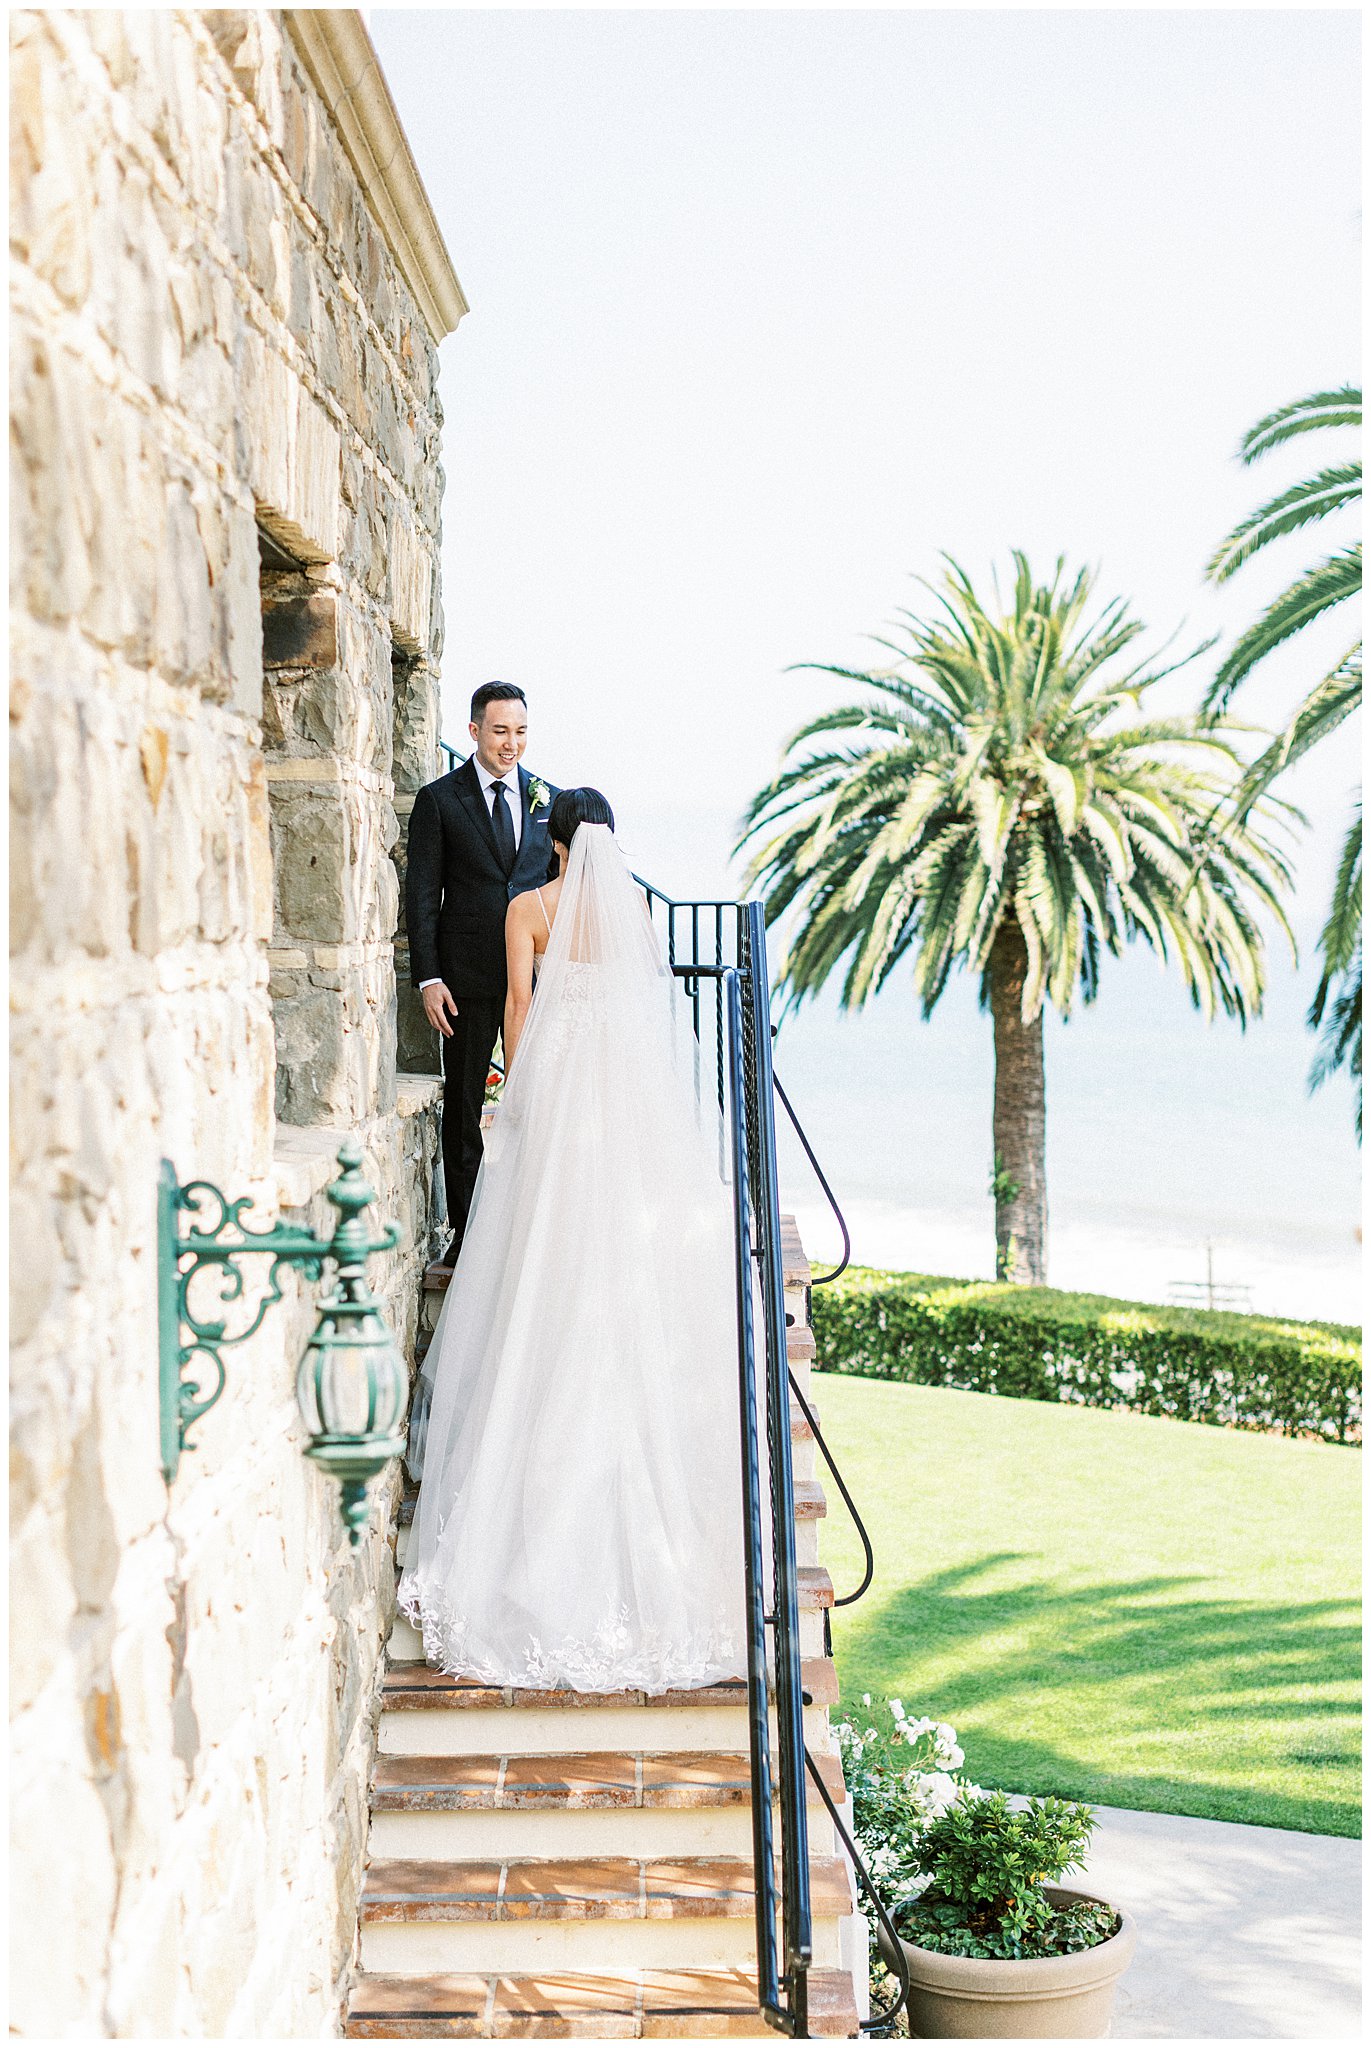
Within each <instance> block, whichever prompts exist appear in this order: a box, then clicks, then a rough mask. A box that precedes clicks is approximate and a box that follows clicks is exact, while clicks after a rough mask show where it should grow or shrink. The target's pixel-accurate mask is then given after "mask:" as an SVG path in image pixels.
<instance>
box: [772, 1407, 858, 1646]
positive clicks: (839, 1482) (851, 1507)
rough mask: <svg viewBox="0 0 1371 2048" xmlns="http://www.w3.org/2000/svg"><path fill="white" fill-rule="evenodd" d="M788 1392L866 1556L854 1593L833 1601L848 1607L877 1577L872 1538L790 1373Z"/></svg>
mask: <svg viewBox="0 0 1371 2048" xmlns="http://www.w3.org/2000/svg"><path fill="white" fill-rule="evenodd" d="M790 1391H791V1393H792V1394H793V1395H794V1397H795V1399H796V1400H797V1401H798V1402H799V1404H800V1412H801V1414H802V1415H803V1416H804V1419H805V1421H806V1422H807V1423H808V1424H809V1427H810V1431H811V1432H812V1434H813V1437H814V1441H815V1443H816V1444H817V1445H818V1446H819V1449H820V1450H821V1451H822V1452H823V1455H824V1463H825V1464H826V1465H827V1467H828V1469H829V1471H830V1472H831V1473H832V1475H833V1482H834V1484H835V1485H836V1487H837V1489H838V1491H839V1493H840V1494H841V1495H842V1497H843V1502H844V1504H845V1506H846V1508H847V1512H848V1513H849V1514H850V1515H851V1517H852V1520H853V1524H854V1525H855V1527H856V1531H857V1535H858V1536H859V1538H860V1539H861V1545H862V1549H863V1551H864V1552H865V1554H866V1569H865V1571H864V1572H863V1573H862V1582H861V1584H860V1586H858V1587H857V1589H856V1591H855V1592H853V1593H844V1594H843V1596H842V1598H841V1599H838V1598H836V1597H835V1599H834V1601H833V1605H834V1606H835V1607H850V1606H851V1605H852V1603H853V1601H854V1600H860V1599H861V1597H862V1595H863V1593H865V1592H866V1591H867V1590H868V1589H869V1587H870V1585H871V1581H872V1579H873V1578H874V1577H875V1576H876V1553H875V1551H874V1550H873V1548H872V1545H871V1538H870V1536H869V1535H868V1533H867V1527H866V1523H865V1522H864V1521H863V1520H862V1518H861V1515H860V1514H859V1513H858V1510H857V1503H856V1501H855V1500H853V1498H852V1495H851V1493H850V1492H849V1491H848V1485H847V1481H846V1480H845V1479H844V1478H843V1475H842V1473H841V1472H840V1471H839V1470H838V1466H837V1462H836V1460H835V1459H834V1456H833V1453H832V1451H830V1449H829V1448H828V1445H827V1443H826V1442H825V1441H824V1434H823V1431H822V1430H821V1429H820V1427H819V1421H818V1417H817V1416H816V1415H815V1413H814V1410H813V1409H812V1408H811V1407H810V1405H809V1400H808V1398H807V1396H806V1395H805V1394H804V1392H803V1391H802V1389H801V1387H800V1382H799V1381H798V1380H797V1379H796V1377H795V1375H794V1373H793V1372H792V1373H791V1374H790ZM827 1614H828V1610H827V1608H825V1610H824V1615H825V1620H826V1619H827Z"/></svg>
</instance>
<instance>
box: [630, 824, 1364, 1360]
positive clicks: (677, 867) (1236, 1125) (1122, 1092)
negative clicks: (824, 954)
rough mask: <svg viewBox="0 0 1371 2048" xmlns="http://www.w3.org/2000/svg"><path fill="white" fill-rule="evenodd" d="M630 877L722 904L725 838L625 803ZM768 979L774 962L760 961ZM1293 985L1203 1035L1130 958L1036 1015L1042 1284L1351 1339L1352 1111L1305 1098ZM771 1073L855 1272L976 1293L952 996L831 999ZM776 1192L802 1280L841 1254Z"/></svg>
mask: <svg viewBox="0 0 1371 2048" xmlns="http://www.w3.org/2000/svg"><path fill="white" fill-rule="evenodd" d="M619 822H620V837H621V840H622V841H623V843H624V844H625V847H626V850H627V851H628V853H629V854H630V857H631V858H632V859H633V862H634V865H635V867H636V868H637V869H638V872H639V873H641V874H644V875H646V876H648V877H649V879H651V880H653V881H655V882H658V883H659V884H660V885H661V886H663V887H665V888H667V889H668V890H669V891H671V893H673V894H678V895H681V896H686V895H695V894H712V893H714V892H716V891H718V892H719V893H724V892H725V891H727V893H729V894H733V893H736V889H737V886H738V884H737V877H736V874H735V875H734V876H733V877H732V879H730V875H729V870H728V847H729V844H730V838H731V833H730V827H731V823H732V820H731V818H730V817H728V816H727V815H725V814H723V813H719V814H717V815H712V814H708V813H705V812H702V811H700V810H699V809H693V810H688V811H687V810H682V811H680V812H672V811H669V810H664V809H662V808H661V807H660V806H659V805H657V804H656V803H648V802H642V803H639V802H637V801H632V800H631V801H630V804H629V805H627V806H624V807H623V815H621V817H620V821H619ZM773 968H774V958H773ZM1311 984H1312V974H1311V971H1310V969H1309V968H1303V969H1301V970H1298V971H1297V970H1295V969H1294V968H1293V967H1292V966H1291V964H1290V959H1289V954H1288V952H1287V951H1284V950H1283V949H1282V950H1277V951H1275V952H1273V957H1272V966H1271V982H1270V991H1269V995H1268V999H1267V1005H1266V1010H1265V1014H1264V1015H1263V1016H1262V1017H1261V1018H1260V1019H1259V1020H1258V1021H1257V1022H1256V1023H1255V1024H1254V1025H1252V1026H1250V1027H1249V1028H1248V1030H1247V1031H1245V1032H1244V1031H1241V1030H1239V1028H1238V1027H1237V1025H1236V1024H1235V1023H1233V1022H1232V1021H1231V1020H1230V1019H1227V1018H1219V1019H1218V1020H1216V1021H1215V1022H1214V1023H1213V1024H1212V1025H1211V1024H1206V1023H1205V1022H1204V1020H1203V1018H1202V1017H1201V1016H1199V1014H1198V1013H1197V1012H1196V1011H1195V1010H1194V1009H1193V1008H1192V1007H1191V1004H1190V1001H1189V998H1188V996H1187V994H1186V991H1185V988H1184V985H1183V983H1182V982H1181V979H1180V976H1179V975H1178V974H1177V973H1176V972H1175V970H1174V969H1164V968H1163V967H1162V966H1161V965H1160V964H1159V963H1158V961H1157V960H1156V958H1155V956H1154V955H1153V954H1152V953H1151V951H1150V949H1148V948H1147V947H1145V946H1141V945H1138V946H1134V947H1132V948H1130V949H1129V951H1128V952H1127V953H1126V954H1125V955H1124V957H1123V958H1121V959H1118V960H1107V961H1106V962H1105V965H1104V968H1103V971H1102V974H1101V993H1100V996H1099V998H1098V1000H1097V1001H1096V1002H1095V1003H1094V1004H1093V1005H1092V1006H1091V1007H1090V1008H1088V1009H1081V1010H1078V1011H1077V1012H1076V1013H1075V1014H1074V1015H1073V1016H1072V1018H1071V1019H1070V1021H1069V1022H1067V1023H1062V1022H1061V1020H1060V1019H1058V1018H1057V1017H1056V1015H1055V1014H1054V1013H1052V1012H1049V1013H1048V1016H1047V1024H1046V1029H1045V1034H1044V1036H1045V1059H1046V1067H1047V1111H1048V1140H1047V1155H1048V1201H1049V1233H1050V1235H1049V1278H1050V1280H1051V1281H1052V1283H1053V1284H1054V1285H1056V1286H1059V1287H1068V1288H1073V1289H1081V1290H1087V1291H1096V1292H1100V1293H1107V1294H1115V1295H1120V1296H1123V1297H1124V1298H1126V1299H1133V1300H1140V1301H1166V1300H1167V1299H1169V1298H1170V1294H1171V1289H1172V1286H1173V1283H1177V1282H1202V1281H1203V1280H1204V1279H1205V1277H1206V1272H1207V1270H1208V1267H1209V1263H1210V1262H1211V1261H1212V1269H1213V1274H1214V1279H1215V1281H1216V1283H1217V1285H1218V1286H1220V1287H1224V1288H1227V1287H1233V1288H1241V1289H1244V1290H1246V1293H1245V1300H1246V1301H1247V1303H1249V1304H1250V1306H1251V1307H1252V1308H1254V1309H1255V1310H1257V1311H1259V1312H1261V1313H1264V1314H1273V1315H1290V1316H1302V1317H1313V1318H1318V1319H1322V1320H1328V1321H1336V1322H1354V1321H1357V1320H1359V1317H1360V1306H1359V1304H1360V1266H1361V1258H1360V1250H1361V1247H1360V1206H1359V1205H1360V1153H1359V1150H1358V1147H1357V1144H1356V1140H1355V1136H1354V1132H1353V1123H1352V1105H1351V1090H1350V1086H1349V1084H1348V1083H1347V1081H1346V1078H1345V1077H1341V1076H1340V1077H1336V1078H1335V1079H1334V1080H1333V1081H1332V1082H1330V1083H1329V1084H1328V1085H1327V1086H1326V1087H1325V1088H1323V1089H1322V1090H1320V1091H1319V1092H1318V1093H1317V1094H1315V1095H1313V1096H1311V1095H1310V1094H1309V1093H1308V1090H1307V1086H1306V1078H1307V1074H1308V1070H1309V1064H1310V1060H1311V1058H1312V1054H1313V1049H1314V1040H1313V1037H1312V1035H1311V1034H1310V1033H1309V1032H1308V1031H1307V1030H1306V1028H1305V1023H1304V1014H1305V1010H1306V1008H1307V1005H1308V1000H1309V993H1310V988H1311ZM775 1058H776V1067H777V1071H778V1073H779V1075H780V1076H781V1079H782V1081H783V1083H784V1085H785V1088H786V1090H787V1092H788V1093H789V1095H790V1097H791V1100H792V1101H793V1103H794V1105H795V1108H796V1110H797V1112H798V1114H799V1116H800V1118H801V1121H802V1122H803V1124H804V1126H805V1128H806V1131H807V1132H808V1135H809V1138H810V1141H811V1143H812V1144H813V1146H814V1149H815V1152H816V1154H817V1156H818V1158H819V1160H820V1161H821V1163H822V1165H823V1167H824V1170H825V1172H826V1174H827V1176H828V1178H829V1181H830V1183H831V1185H832V1187H833V1190H834V1193H835V1195H836V1196H837V1199H838V1201H839V1204H840V1205H841V1207H842V1209H843V1211H844V1213H845V1215H846V1217H847V1221H848V1225H849V1229H850V1231H851V1235H852V1246H853V1258H854V1260H856V1261H857V1262H858V1263H861V1264H868V1265H885V1266H891V1267H897V1268H902V1269H908V1270H917V1271H924V1272H936V1273H946V1274H956V1275H965V1276H967V1277H970V1278H989V1277H991V1276H992V1274H993V1272H994V1224H993V1214H994V1212H993V1205H992V1203H991V1200H990V1195H989V1187H988V1183H989V1177H990V1165H991V1104H992V1087H993V1059H992V1044H991V1028H990V1019H989V1017H988V1016H986V1015H985V1014H983V1013H982V1012H981V1011H980V1009H979V1007H978V1005H977V1001H976V991H975V986H974V983H973V982H972V980H971V979H970V978H969V977H967V976H962V977H960V978H959V979H957V980H955V981H954V982H953V983H952V984H951V985H950V986H949V988H948V990H947V992H946V994H945V995H944V997H943V999H942V1002H941V1003H940V1004H939V1006H938V1008H937V1010H936V1012H935V1013H934V1016H933V1017H932V1018H931V1019H930V1020H929V1021H928V1022H926V1023H925V1022H924V1021H923V1020H922V1019H921V1018H920V1015H919V1010H918V1005H917V1002H916V1000H915V997H914V995H913V991H912V987H911V984H910V978H909V975H908V973H907V971H906V970H905V969H903V968H902V969H900V970H899V971H898V972H897V975H896V977H895V980H894V982H893V984H892V985H891V986H890V987H889V988H888V989H887V990H886V991H885V992H884V993H883V994H882V995H881V996H880V997H879V998H878V999H877V1000H876V1001H875V1002H874V1003H873V1004H871V1005H870V1006H869V1008H868V1009H866V1010H865V1011H863V1012H861V1013H860V1014H856V1015H846V1014H843V1013H842V1012H840V1010H839V1008H838V1005H837V1001H836V997H835V995H834V994H833V993H831V992H830V991H825V993H824V995H823V996H822V997H821V998H820V999H819V1000H818V1001H816V1002H815V1003H813V1004H811V1005H807V1006H806V1007H805V1008H804V1009H803V1010H801V1011H800V1012H799V1013H798V1014H795V1015H791V1016H786V1017H783V1018H782V1019H781V1021H780V1028H779V1031H778V1035H777V1039H776V1045H775ZM780 1153H781V1180H782V1196H783V1200H784V1202H785V1205H786V1206H787V1207H788V1208H791V1209H793V1210H794V1212H795V1214H796V1216H797V1218H798V1220H799V1223H800V1227H801V1231H802V1234H803V1236H804V1239H805V1243H806V1246H807V1247H808V1249H809V1251H810V1254H811V1256H812V1257H813V1258H814V1259H815V1260H816V1261H819V1260H823V1259H827V1258H833V1257H836V1255H837V1252H838V1249H839V1244H840V1238H839V1233H838V1230H837V1228H836V1225H835V1224H834V1223H833V1221H832V1218H831V1214H830V1212H829V1211H828V1208H827V1205H826V1203H825V1202H824V1199H823V1195H822V1192H821V1191H820V1190H819V1188H818V1186H817V1184H816V1182H815V1180H814V1177H813V1175H812V1173H811V1172H810V1170H809V1167H808V1165H807V1163H806V1161H805V1159H804V1155H803V1153H802V1152H801V1150H800V1148H799V1146H798V1145H797V1144H796V1143H795V1142H794V1141H793V1139H792V1138H791V1137H790V1136H789V1134H788V1132H785V1131H783V1132H782V1136H781V1145H780Z"/></svg>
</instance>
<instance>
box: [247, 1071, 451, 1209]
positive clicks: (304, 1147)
mask: <svg viewBox="0 0 1371 2048" xmlns="http://www.w3.org/2000/svg"><path fill="white" fill-rule="evenodd" d="M396 1082H397V1086H396V1091H395V1114H396V1116H398V1117H401V1118H403V1119H408V1118H410V1117H414V1116H422V1115H423V1113H424V1111H425V1110H427V1109H434V1108H436V1107H437V1105H438V1104H439V1103H440V1102H441V1101H442V1099H443V1084H442V1081H441V1079H440V1078H439V1076H438V1075H437V1074H400V1075H397V1076H396ZM353 1135H354V1133H353V1132H351V1131H346V1130H342V1129H339V1128H337V1127H335V1126H334V1125H332V1124H310V1125H308V1126H300V1125H293V1124H278V1125H277V1126H276V1146H275V1150H274V1152H273V1155H272V1173H273V1175H274V1177H275V1181H276V1200H277V1202H278V1204H279V1205H280V1207H281V1208H282V1209H307V1208H308V1207H309V1205H310V1203H311V1202H312V1201H313V1200H314V1197H315V1196H316V1195H321V1194H322V1193H323V1191H324V1189H325V1188H326V1187H327V1186H328V1184H329V1182H330V1181H331V1180H334V1179H336V1178H337V1174H338V1147H339V1146H340V1145H341V1144H342V1143H343V1140H344V1139H345V1138H349V1137H352V1136H353Z"/></svg>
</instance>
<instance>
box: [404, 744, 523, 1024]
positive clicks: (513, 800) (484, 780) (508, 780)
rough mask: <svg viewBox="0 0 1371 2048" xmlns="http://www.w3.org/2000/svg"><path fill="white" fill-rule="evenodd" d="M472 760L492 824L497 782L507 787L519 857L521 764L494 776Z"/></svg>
mask: <svg viewBox="0 0 1371 2048" xmlns="http://www.w3.org/2000/svg"><path fill="white" fill-rule="evenodd" d="M471 758H472V761H473V762H474V763H475V767H476V780H477V781H478V782H479V783H480V785H481V795H482V796H483V797H484V798H485V800H486V810H487V811H488V812H489V813H490V817H491V820H492V822H493V821H494V818H495V797H494V794H493V791H494V789H495V785H496V783H497V782H503V784H504V785H505V808H506V810H507V811H508V812H509V822H510V824H511V825H512V826H513V827H514V852H515V855H516V857H517V855H518V852H519V846H520V842H521V841H522V839H523V836H524V804H523V798H522V797H521V796H520V794H519V764H518V762H517V761H516V762H515V764H514V766H513V767H512V768H511V769H510V771H509V773H508V775H492V774H491V772H490V770H489V768H487V766H486V764H485V762H484V761H482V760H481V759H480V757H479V755H476V754H473V755H472V757H471ZM442 978H443V977H442V975H441V974H430V976H429V978H428V980H427V981H421V982H420V983H419V987H420V990H421V991H422V990H424V989H426V988H432V987H433V984H434V983H435V982H437V981H441V980H442Z"/></svg>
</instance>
